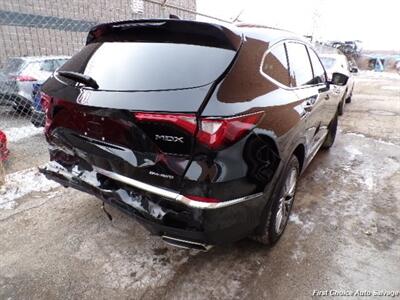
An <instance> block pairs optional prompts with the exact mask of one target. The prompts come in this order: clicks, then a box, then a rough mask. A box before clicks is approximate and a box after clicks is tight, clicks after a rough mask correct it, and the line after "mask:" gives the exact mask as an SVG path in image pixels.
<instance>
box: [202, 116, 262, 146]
mask: <svg viewBox="0 0 400 300" xmlns="http://www.w3.org/2000/svg"><path fill="white" fill-rule="evenodd" d="M263 114H264V113H263V112H257V113H253V114H248V115H243V116H238V117H232V118H223V119H222V118H203V119H202V120H201V125H200V126H201V127H200V130H199V132H198V133H197V139H198V140H199V141H200V142H201V143H203V144H205V145H207V146H208V147H209V148H211V149H218V148H221V147H224V146H228V145H231V144H233V143H234V142H236V141H238V140H239V139H241V138H242V137H243V136H245V135H246V134H247V133H248V132H249V131H251V130H252V129H253V128H254V127H255V126H256V125H257V124H258V122H259V121H260V119H261V117H262V116H263Z"/></svg>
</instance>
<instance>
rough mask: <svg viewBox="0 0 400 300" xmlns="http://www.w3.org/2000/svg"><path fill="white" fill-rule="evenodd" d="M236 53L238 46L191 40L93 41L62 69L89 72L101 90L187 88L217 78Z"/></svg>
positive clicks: (86, 73)
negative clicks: (179, 42)
mask: <svg viewBox="0 0 400 300" xmlns="http://www.w3.org/2000/svg"><path fill="white" fill-rule="evenodd" d="M234 55H235V51H234V50H228V49H221V48H216V47H208V46H199V45H190V44H176V43H148V42H147V43H142V42H105V43H93V44H89V45H87V46H85V48H83V49H82V50H81V51H80V52H79V53H78V54H76V55H75V56H74V57H72V58H71V59H70V60H69V61H67V62H66V63H65V64H64V65H63V66H62V67H61V68H60V71H61V70H62V71H74V72H79V73H83V74H85V75H89V76H90V77H92V78H93V79H94V80H96V82H97V84H98V85H99V89H101V90H114V91H133V90H166V89H183V88H191V87H197V86H202V85H206V84H208V83H211V82H213V81H215V80H216V79H217V78H218V77H219V76H220V75H221V74H222V73H223V72H224V71H225V70H226V68H227V67H228V66H229V64H230V62H231V61H232V59H233V57H234Z"/></svg>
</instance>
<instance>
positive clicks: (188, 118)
mask: <svg viewBox="0 0 400 300" xmlns="http://www.w3.org/2000/svg"><path fill="white" fill-rule="evenodd" d="M135 117H136V120H138V121H147V122H161V123H169V124H173V125H175V126H177V127H180V128H182V129H184V130H186V131H187V132H189V133H191V134H195V132H196V116H195V115H191V114H152V113H142V112H138V113H135Z"/></svg>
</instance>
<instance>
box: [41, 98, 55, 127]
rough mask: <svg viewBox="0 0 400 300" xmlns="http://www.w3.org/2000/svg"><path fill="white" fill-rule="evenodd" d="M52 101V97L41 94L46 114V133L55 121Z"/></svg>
mask: <svg viewBox="0 0 400 300" xmlns="http://www.w3.org/2000/svg"><path fill="white" fill-rule="evenodd" d="M51 101H52V97H51V96H49V95H47V94H45V93H43V92H41V93H40V105H41V106H42V109H43V111H44V112H45V114H46V122H45V125H44V131H45V132H47V131H48V129H49V128H50V125H51V122H52V121H53V120H52V119H53V118H52V115H51Z"/></svg>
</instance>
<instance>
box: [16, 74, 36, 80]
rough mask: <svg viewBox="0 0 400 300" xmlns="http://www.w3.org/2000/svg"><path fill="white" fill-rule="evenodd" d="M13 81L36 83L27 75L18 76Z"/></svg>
mask: <svg viewBox="0 0 400 300" xmlns="http://www.w3.org/2000/svg"><path fill="white" fill-rule="evenodd" d="M14 79H15V80H16V81H36V80H37V79H36V78H34V77H32V76H29V75H18V76H15V77H14Z"/></svg>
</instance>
